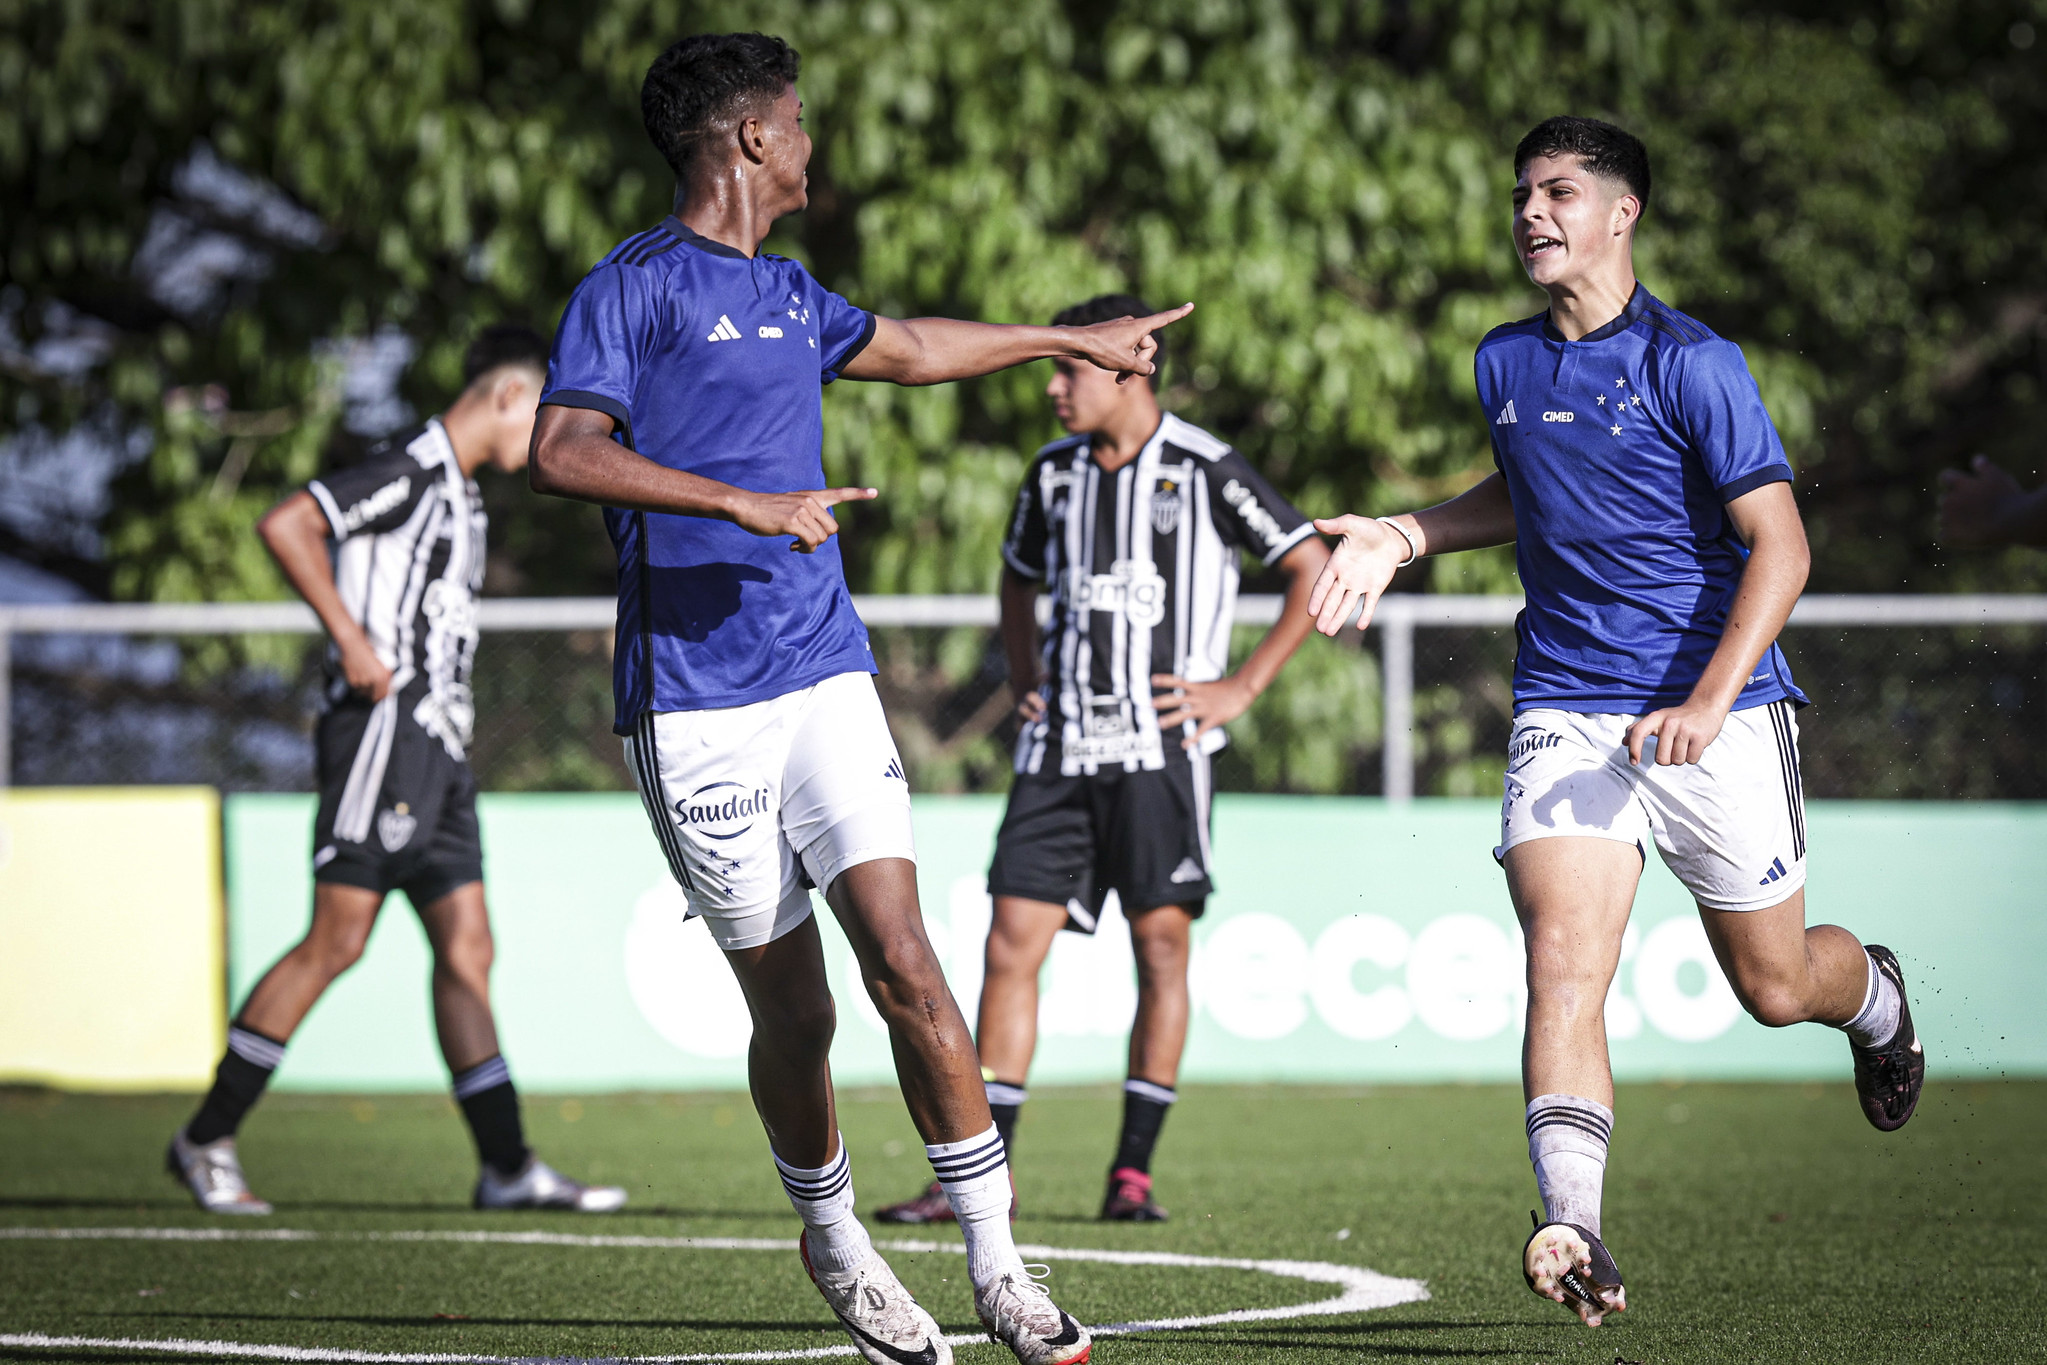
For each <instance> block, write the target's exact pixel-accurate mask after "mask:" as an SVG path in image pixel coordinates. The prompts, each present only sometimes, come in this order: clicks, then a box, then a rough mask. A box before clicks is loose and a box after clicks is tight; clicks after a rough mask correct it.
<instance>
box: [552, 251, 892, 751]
mask: <svg viewBox="0 0 2047 1365" xmlns="http://www.w3.org/2000/svg"><path fill="white" fill-rule="evenodd" d="M873 335H874V317H873V315H872V314H870V313H867V312H864V311H862V310H861V309H858V308H855V307H853V305H851V304H849V303H847V302H846V301H845V300H844V299H842V298H840V297H839V296H838V295H837V294H834V293H832V292H830V291H829V290H827V289H825V288H824V287H823V286H822V285H820V284H819V283H818V282H817V281H816V280H814V279H812V278H811V277H810V272H809V271H807V270H805V269H804V268H803V267H802V266H801V265H800V264H798V263H797V262H795V261H791V260H787V259H785V258H783V257H780V256H768V255H762V256H757V257H751V258H749V257H748V256H747V255H746V254H745V253H744V252H741V251H737V250H734V249H733V248H732V247H729V246H726V245H724V244H723V243H720V242H714V241H711V240H710V239H708V238H705V237H702V236H699V235H698V234H697V233H695V232H693V231H691V230H690V229H689V228H688V227H687V226H685V225H684V224H683V223H682V222H681V221H680V220H678V219H676V218H673V217H670V218H667V219H664V220H663V221H662V222H661V224H660V226H658V227H655V228H653V229H651V230H649V231H647V232H643V233H640V234H639V235H638V236H636V237H631V238H628V239H627V240H626V241H625V242H624V243H622V244H621V245H619V246H618V247H617V248H615V249H614V250H613V251H612V252H611V254H610V255H608V256H606V257H605V258H604V259H603V260H602V261H600V262H598V263H597V265H596V266H595V268H593V269H592V270H591V271H590V273H589V274H588V275H587V276H585V277H584V279H583V282H582V283H581V284H579V285H577V286H576V292H575V293H574V294H573V295H572V296H571V297H570V299H569V306H568V311H567V312H566V313H564V314H563V315H562V321H561V327H560V329H559V330H558V331H557V332H556V334H555V340H554V355H553V358H552V360H551V361H550V363H549V366H548V374H547V388H546V390H545V391H544V392H543V393H542V394H541V399H540V401H541V402H542V403H543V404H548V403H552V404H555V405H557V406H560V407H572V408H592V409H595V410H596V411H598V412H602V413H605V414H607V415H609V416H610V417H611V418H612V420H613V421H614V422H616V423H617V424H618V425H617V437H618V439H620V440H622V441H623V442H624V443H625V444H626V445H627V446H628V447H630V448H631V449H633V450H636V451H638V452H639V453H640V454H641V455H644V456H646V457H647V458H648V459H650V460H653V461H654V462H655V463H657V464H662V465H666V466H668V467H669V468H670V469H681V470H687V471H688V472H689V473H692V474H699V475H702V476H703V477H704V478H707V479H716V480H718V481H719V482H721V483H728V484H732V485H734V486H735V487H739V488H745V489H750V490H752V491H754V492H760V493H789V492H794V491H796V490H799V489H805V488H822V487H824V458H823V442H824V404H823V390H822V386H823V385H825V384H829V383H831V382H832V381H833V380H834V379H836V378H838V375H839V371H840V370H842V369H843V368H844V367H845V365H846V363H847V362H848V361H850V360H851V359H852V358H853V357H854V356H856V355H858V354H859V353H860V351H861V349H862V348H863V347H864V346H866V345H867V343H868V341H869V339H871V338H872V337H873ZM604 523H605V526H606V527H607V528H608V529H609V530H610V532H611V540H612V544H613V545H614V546H615V547H616V549H617V551H618V650H617V654H616V656H615V659H614V662H613V666H612V687H613V691H614V693H615V694H616V698H617V703H618V716H617V720H616V728H617V730H618V732H619V733H620V734H629V733H631V731H632V728H633V726H634V724H635V723H636V722H637V721H638V720H639V718H640V716H641V715H642V714H643V713H644V712H646V711H649V710H653V711H696V710H707V709H710V708H713V707H725V706H745V705H748V704H750V703H752V702H757V701H766V700H767V699H769V698H771V697H779V696H782V695H784V694H785V693H789V692H794V691H796V690H798V689H800V688H804V687H808V686H810V685H811V684H813V683H816V682H820V681H822V680H824V679H825V678H829V677H832V676H833V675H835V674H839V673H848V672H855V671H857V672H873V671H874V656H873V654H872V652H871V651H870V649H869V648H868V643H867V628H866V627H865V626H864V625H862V624H861V621H860V618H859V616H858V615H857V614H856V613H855V612H854V610H853V600H852V598H851V597H850V596H849V595H848V593H847V591H846V574H845V569H844V567H843V565H842V563H841V561H840V558H839V543H838V540H837V539H836V538H834V539H831V540H828V541H826V542H825V543H824V544H823V545H821V546H820V547H818V549H817V552H816V553H814V554H807V555H806V554H795V553H792V552H791V551H790V549H789V545H790V538H789V537H787V536H756V535H753V534H752V533H751V532H748V531H745V530H742V529H741V528H739V527H738V526H735V525H733V524H732V523H731V522H727V521H719V520H714V519H712V518H709V517H684V516H669V515H664V514H659V513H646V512H626V511H620V510H619V509H617V508H607V509H605V513H604Z"/></svg>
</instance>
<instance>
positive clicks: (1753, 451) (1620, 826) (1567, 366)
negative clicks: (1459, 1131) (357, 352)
mask: <svg viewBox="0 0 2047 1365" xmlns="http://www.w3.org/2000/svg"><path fill="white" fill-rule="evenodd" d="M1514 174H1515V186H1514V214H1513V239H1514V249H1515V252H1516V254H1517V255H1518V256H1519V257H1520V260H1521V263H1522V266H1523V267H1524V268H1525V269H1526V270H1527V272H1528V277H1529V278H1530V279H1531V280H1533V281H1534V282H1535V284H1536V285H1537V286H1538V287H1539V288H1541V289H1542V290H1543V292H1544V293H1546V294H1547V295H1549V307H1548V308H1547V309H1546V310H1544V311H1543V312H1541V313H1538V314H1536V315H1535V316H1534V317H1532V318H1528V319H1526V320H1524V321H1521V322H1513V323H1508V324H1507V325H1506V326H1504V327H1498V328H1495V329H1494V330H1493V331H1492V332H1491V333H1490V334H1488V335H1487V336H1486V338H1485V340H1484V341H1483V342H1481V343H1480V344H1479V348H1478V391H1479V399H1480V402H1481V403H1482V404H1483V405H1484V410H1485V414H1486V419H1487V421H1488V422H1489V423H1490V424H1491V428H1492V438H1493V456H1494V462H1495V464H1496V465H1497V466H1498V470H1497V472H1495V473H1493V474H1490V475H1488V476H1487V477H1486V478H1485V479H1483V480H1482V481H1480V482H1479V483H1478V484H1477V485H1476V486H1475V487H1473V488H1472V489H1471V490H1470V491H1468V492H1466V493H1464V494H1463V495H1462V496H1460V497H1457V498H1453V499H1451V500H1450V501H1449V502H1446V503H1442V504H1439V505H1438V506H1435V507H1431V508H1429V509H1427V510H1425V511H1421V512H1416V513H1412V514H1409V515H1405V516H1399V517H1381V518H1376V519H1375V518H1371V517H1358V516H1343V517H1337V518H1335V519H1333V520H1330V521H1318V522H1317V523H1316V525H1317V526H1318V527H1319V528H1320V529H1321V530H1323V531H1325V532H1328V533H1330V534H1334V535H1340V536H1342V537H1343V543H1342V544H1341V545H1340V546H1339V547H1338V549H1337V550H1336V553H1335V554H1334V555H1333V556H1332V558H1331V561H1330V564H1329V566H1328V567H1327V568H1326V569H1325V570H1324V572H1323V574H1322V576H1321V578H1320V579H1319V580H1318V581H1317V583H1316V586H1315V590H1314V593H1313V595H1312V596H1311V598H1310V602H1309V609H1310V610H1311V611H1314V612H1315V613H1316V617H1317V622H1316V623H1317V625H1318V627H1319V628H1320V629H1321V630H1322V631H1323V632H1324V633H1325V634H1331V635H1333V634H1335V633H1336V631H1337V630H1338V629H1339V628H1340V627H1341V626H1342V625H1343V623H1344V621H1345V620H1347V619H1348V617H1349V616H1350V614H1351V612H1352V611H1353V610H1354V609H1355V608H1356V607H1357V606H1358V604H1359V601H1360V599H1362V601H1363V607H1364V612H1363V615H1364V618H1365V619H1367V620H1369V618H1370V616H1371V613H1372V608H1373V605H1374V604H1375V603H1376V602H1377V600H1378V598H1379V595H1380V594H1381V593H1382V592H1384V591H1385V589H1386V585H1387V583H1388V582H1389V581H1390V580H1391V579H1392V577H1393V572H1394V570H1396V569H1398V568H1401V567H1403V566H1404V565H1406V564H1410V563H1412V562H1413V561H1414V560H1415V559H1417V558H1419V557H1420V556H1422V555H1429V554H1448V553H1451V552H1453V551H1457V550H1469V549H1476V548H1478V547H1481V546H1487V545H1501V544H1505V543H1508V542H1510V541H1511V542H1513V544H1514V546H1515V556H1516V562H1517V564H1518V566H1519V569H1520V574H1521V582H1522V587H1523V589H1524V590H1525V591H1526V593H1527V607H1526V609H1525V610H1523V612H1522V613H1521V618H1520V620H1519V622H1518V623H1517V626H1516V634H1517V639H1518V648H1517V650H1516V654H1515V661H1514V707H1515V715H1514V731H1513V739H1512V742H1511V745H1510V747H1509V750H1508V756H1507V776H1506V794H1505V801H1504V804H1503V806H1502V811H1501V821H1500V824H1501V835H1500V847H1499V849H1498V851H1497V854H1496V856H1497V857H1498V858H1499V859H1500V862H1501V865H1502V866H1503V867H1504V868H1505V870H1506V875H1507V888H1508V891H1509V893H1510V894H1511V895H1512V897H1513V900H1514V909H1515V913H1516V914H1517V915H1518V916H1519V917H1520V920H1521V926H1522V930H1523V933H1524V935H1525V938H1526V942H1527V949H1528V1021H1527V1033H1526V1037H1525V1040H1524V1044H1523V1052H1522V1077H1523V1083H1524V1088H1525V1093H1526V1098H1527V1102H1528V1104H1527V1111H1526V1126H1527V1131H1528V1152H1529V1158H1530V1160H1531V1161H1532V1162H1533V1163H1534V1166H1535V1178H1536V1184H1537V1186H1538V1187H1539V1189H1540V1190H1541V1194H1542V1201H1543V1206H1544V1210H1545V1214H1544V1217H1542V1218H1540V1219H1538V1220H1537V1223H1536V1229H1535V1232H1534V1234H1533V1235H1532V1236H1531V1237H1530V1238H1529V1240H1528V1243H1527V1245H1526V1246H1525V1248H1524V1250H1523V1257H1522V1259H1523V1266H1522V1271H1523V1274H1524V1275H1525V1276H1526V1277H1527V1279H1528V1283H1529V1286H1530V1288H1532V1289H1534V1290H1535V1291H1536V1292H1537V1293H1538V1294H1541V1295H1543V1296H1544V1297H1547V1298H1550V1299H1554V1300H1555V1301H1557V1302H1559V1303H1563V1304H1566V1305H1568V1306H1569V1307H1571V1308H1572V1309H1574V1310H1575V1311H1576V1312H1577V1314H1578V1316H1579V1317H1580V1318H1582V1319H1583V1320H1584V1321H1585V1322H1586V1323H1587V1324H1589V1325H1592V1326H1597V1325H1598V1324H1599V1322H1600V1320H1601V1318H1602V1317H1603V1316H1604V1315H1605V1314H1607V1313H1610V1312H1618V1311H1619V1310H1621V1309H1622V1308H1624V1307H1626V1304H1627V1300H1626V1295H1625V1292H1624V1290H1623V1289H1622V1285H1621V1277H1620V1273H1619V1271H1618V1270H1617V1269H1616V1268H1615V1267H1614V1264H1613V1258H1612V1256H1611V1255H1609V1254H1608V1252H1607V1250H1606V1247H1605V1244H1604V1243H1603V1242H1602V1241H1601V1240H1600V1195H1601V1188H1602V1184H1603V1180H1604V1175H1605V1170H1606V1153H1607V1142H1608V1139H1609V1137H1610V1136H1611V1134H1612V1131H1613V1121H1614V1114H1613V1074H1612V1070H1611V1068H1610V1066H1609V1064H1608V1058H1607V1050H1606V1026H1605V1016H1604V1012H1603V1011H1604V1002H1605V1000H1606V992H1607V987H1608V985H1609V983H1611V982H1612V980H1613V974H1614V970H1615V968H1616V967H1617V966H1618V965H1619V961H1620V951H1621V935H1622V931H1623V930H1625V929H1626V927H1627V922H1628V915H1629V912H1630V910H1631V908H1632V906H1633V903H1634V898H1635V886H1636V883H1637V881H1638V880H1639V879H1640V877H1641V874H1642V869H1643V865H1644V863H1645V862H1646V861H1647V858H1648V848H1649V845H1650V844H1651V843H1652V842H1653V843H1654V844H1655V846H1656V850H1657V852H1658V854H1659V855H1660V856H1661V857H1662V859H1663V861H1664V863H1665V865H1666V866H1668V867H1669V868H1670V870H1671V871H1672V872H1673V873H1675V874H1676V875H1677V877H1678V879H1679V880H1680V881H1682V882H1683V883H1684V884H1685V886H1686V888H1687V889H1688V890H1690V891H1691V893H1692V895H1693V897H1694V899H1696V900H1697V902H1698V905H1699V915H1700V918H1701V919H1702V920H1703V921H1704V923H1705V928H1706V935H1707V937H1708V939H1710V940H1711V942H1712V944H1713V951H1714V955H1715V956H1716V957H1717V958H1718V959H1719V962H1720V965H1721V967H1722V968H1723V969H1725V971H1726V973H1727V978H1728V980H1729V981H1730V982H1731V983H1732V984H1733V986H1734V990H1735V994H1736V995H1737V996H1739V997H1740V999H1741V1002H1742V1004H1743V1005H1744V1006H1745V1007H1746V1008H1747V1010H1748V1012H1749V1013H1750V1014H1751V1015H1753V1016H1754V1017H1755V1018H1756V1019H1757V1020H1759V1021H1761V1022H1762V1023H1764V1024H1767V1025H1769V1026H1771V1027H1773V1028H1777V1027H1783V1026H1785V1025H1788V1024H1795V1023H1800V1022H1804V1021H1812V1022H1816V1023H1822V1024H1826V1025H1828V1026H1830V1027H1833V1028H1838V1029H1841V1030H1843V1031H1844V1032H1846V1033H1847V1035H1848V1041H1849V1045H1850V1048H1851V1051H1852V1053H1853V1056H1854V1063H1855V1083H1856V1089H1857V1091H1858V1092H1859V1094H1860V1096H1861V1103H1862V1109H1863V1112H1864V1114H1866V1115H1867V1116H1868V1118H1869V1121H1870V1122H1871V1123H1872V1124H1874V1125H1876V1127H1878V1128H1880V1129H1883V1130H1885V1131H1889V1130H1892V1129H1895V1128H1899V1127H1901V1126H1903V1124H1904V1123H1905V1121H1906V1120H1907V1119H1909V1118H1910V1117H1911V1116H1912V1110H1913V1107H1914V1106H1915V1105H1916V1104H1917V1103H1918V1099H1919V1089H1920V1084H1921V1081H1922V1080H1923V1078H1924V1075H1925V1060H1924V1056H1923V1054H1922V1052H1921V1049H1920V1044H1919V1039H1918V1035H1917V1034H1916V1032H1915V1031H1914V1030H1913V1027H1912V1015H1911V1011H1910V1010H1909V1008H1907V1005H1906V1002H1905V995H1904V978H1903V975H1902V974H1901V972H1900V970H1899V967H1898V960H1897V958H1896V957H1895V956H1894V955H1893V954H1892V953H1891V952H1890V950H1889V949H1886V948H1881V947H1876V946H1874V945H1872V946H1869V947H1864V946H1863V945H1862V944H1861V943H1859V942H1858V941H1857V940H1856V938H1855V936H1854V935H1852V934H1850V933H1849V932H1848V931H1847V930H1845V929H1840V928H1836V927H1835V926H1833V925H1817V926H1814V927H1810V928H1808V927H1807V926H1806V923H1805V893H1804V887H1805V816H1804V799H1803V795H1802V793H1801V791H1800V789H1799V781H1798V725H1797V721H1796V719H1795V716H1794V708H1795V707H1797V706H1800V705H1803V704H1804V702H1805V698H1804V696H1803V695H1802V694H1801V693H1800V692H1799V691H1798V688H1797V686H1796V685H1795V684H1794V683H1793V682H1792V680H1791V674H1790V671H1789V670H1788V669H1787V668H1786V666H1785V662H1784V655H1783V652H1782V651H1781V650H1780V649H1779V648H1778V647H1777V643H1776V641H1777V635H1778V632H1779V631H1780V630H1781V629H1782V628H1783V625H1784V622H1785V620H1786V619H1787V618H1788V617H1789V616H1790V614H1791V607H1792V604H1793V603H1794V602H1796V601H1797V600H1798V594H1799V592H1800V591H1801V590H1802V589H1803V587H1804V585H1805V579H1806V571H1807V568H1808V566H1809V556H1808V552H1807V549H1806V542H1805V529H1804V527H1803V525H1802V524H1801V523H1800V521H1799V516H1798V508H1797V505H1796V504H1795V503H1794V502H1793V500H1792V495H1791V467H1790V465H1789V464H1788V463H1787V462H1786V460H1785V456H1784V448H1783V446H1782V444H1781V443H1780V442H1779V440H1778V438H1777V432H1776V429H1775V428H1774V427H1773V426H1772V425H1771V423H1770V417H1769V414H1768V413H1767V412H1765V411H1764V410H1763V403H1762V398H1761V396H1760V394H1759V393H1758V392H1757V390H1756V384H1755V381H1754V380H1753V379H1752V378H1751V377H1750V375H1749V372H1748V367H1747V365H1746V364H1745V363H1744V361H1743V359H1742V355H1741V351H1740V348H1738V347H1736V346H1735V345H1734V344H1732V343H1731V342H1727V341H1723V340H1722V339H1721V338H1719V337H1717V336H1715V335H1714V334H1713V333H1712V332H1710V331H1708V330H1707V329H1706V328H1705V327H1704V326H1702V325H1701V324H1700V323H1698V322H1696V321H1694V320H1693V319H1691V318H1688V317H1686V316H1685V315H1684V314H1682V313H1679V312H1678V311H1676V310H1675V309H1673V308H1670V307H1669V306H1667V305H1665V304H1663V303H1662V302H1660V301H1658V300H1657V299H1656V298H1654V297H1652V296H1651V295H1650V294H1649V292H1648V291H1647V290H1646V289H1644V288H1642V287H1641V285H1640V284H1638V283H1637V282H1636V280H1635V271H1634V263H1633V256H1632V250H1633V244H1634V237H1635V229H1636V227H1637V225H1638V224H1639V223H1640V221H1641V217H1642V214H1643V211H1644V210H1645V209H1646V208H1647V207H1648V204H1649V157H1648V153H1647V151H1646V150H1645V149H1644V148H1643V146H1642V144H1641V143H1640V142H1639V141H1637V140H1636V139H1635V138H1634V137H1632V136H1630V135H1629V134H1628V133H1626V132H1624V131H1622V130H1621V129H1619V128H1616V127H1614V126H1613V125H1611V124H1608V123H1601V122H1598V121H1597V120H1593V119H1584V118H1553V119H1550V120H1548V121H1547V122H1545V123H1543V124H1541V125H1539V126H1538V127H1536V128H1535V129H1534V130H1533V131H1532V132H1530V133H1529V134H1528V136H1527V137H1525V138H1523V139H1522V140H1521V144H1520V145H1519V146H1518V147H1517V148H1515V151H1514Z"/></svg>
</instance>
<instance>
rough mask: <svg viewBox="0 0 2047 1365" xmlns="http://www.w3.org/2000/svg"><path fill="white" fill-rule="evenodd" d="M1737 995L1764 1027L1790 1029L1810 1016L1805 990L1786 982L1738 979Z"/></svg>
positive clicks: (1751, 1014)
mask: <svg viewBox="0 0 2047 1365" xmlns="http://www.w3.org/2000/svg"><path fill="white" fill-rule="evenodd" d="M1735 995H1736V996H1738V997H1739V998H1740V1000H1741V1003H1742V1006H1743V1007H1744V1008H1745V1009H1747V1010H1748V1012H1749V1014H1750V1016H1751V1017H1752V1018H1754V1019H1755V1021H1756V1022H1757V1023H1758V1024H1761V1025H1763V1026H1764V1027H1765V1028H1787V1027H1789V1026H1790V1025H1792V1024H1802V1023H1804V1022H1805V1021H1806V1020H1807V1019H1809V1018H1811V1017H1812V1015H1811V1012H1810V1011H1809V1010H1808V1009H1807V1008H1806V1001H1805V993H1804V992H1803V991H1800V990H1798V989H1797V988H1796V987H1795V986H1793V985H1791V984H1790V983H1788V982H1784V981H1765V982H1760V983H1749V982H1737V983H1736V986H1735Z"/></svg>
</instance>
